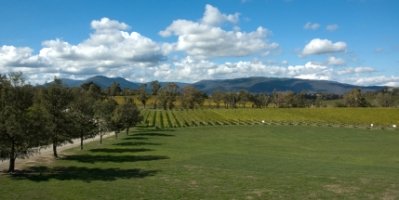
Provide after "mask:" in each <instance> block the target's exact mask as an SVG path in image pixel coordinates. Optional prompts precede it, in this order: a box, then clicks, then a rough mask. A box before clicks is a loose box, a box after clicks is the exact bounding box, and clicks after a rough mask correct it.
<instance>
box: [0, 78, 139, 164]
mask: <svg viewBox="0 0 399 200" xmlns="http://www.w3.org/2000/svg"><path fill="white" fill-rule="evenodd" d="M126 102H127V103H125V104H123V105H118V104H117V103H116V102H115V100H113V98H109V97H108V96H106V95H104V94H103V93H102V92H101V88H100V87H98V86H97V85H95V84H93V83H86V84H84V85H82V86H81V87H79V88H65V87H64V86H63V85H62V83H61V81H60V80H58V79H55V80H54V82H53V83H51V84H50V85H49V86H48V87H33V86H31V85H28V84H25V82H24V79H23V75H22V73H12V74H9V75H8V76H6V75H1V74H0V158H1V159H9V169H8V171H9V172H14V170H15V160H16V159H17V158H24V157H27V156H30V155H31V154H32V153H35V152H36V151H38V150H39V149H40V147H41V146H45V145H49V144H52V150H53V154H54V157H58V153H57V147H58V146H59V145H62V144H64V143H66V142H71V141H72V139H75V138H80V144H81V149H83V140H85V139H87V138H91V137H94V136H96V135H100V142H102V136H103V135H104V134H105V133H106V132H110V131H114V132H115V135H116V137H117V136H118V133H119V132H120V131H121V130H123V129H126V133H128V132H129V128H130V127H132V126H135V125H136V124H137V123H138V122H140V121H142V116H141V115H140V111H139V110H138V109H137V107H136V105H135V104H134V102H133V101H129V100H128V101H126Z"/></svg>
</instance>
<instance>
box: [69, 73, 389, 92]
mask: <svg viewBox="0 0 399 200" xmlns="http://www.w3.org/2000/svg"><path fill="white" fill-rule="evenodd" d="M62 81H63V83H64V84H65V85H66V86H67V87H79V86H80V85H81V84H83V83H87V82H91V81H92V82H94V83H95V84H97V85H99V86H100V87H101V88H107V87H109V86H110V85H111V84H112V83H113V82H117V83H119V84H120V86H121V88H122V89H123V88H130V89H137V88H139V87H140V86H141V85H142V84H143V83H137V82H130V81H128V80H126V79H124V78H121V77H117V78H109V77H105V76H94V77H91V78H89V79H86V80H73V79H62ZM167 83H169V82H160V84H161V85H162V86H163V85H166V84H167ZM146 84H147V91H151V84H150V83H146ZM176 84H177V85H178V86H179V87H180V88H182V87H184V86H187V85H192V86H193V87H195V88H197V89H199V90H201V91H203V92H205V93H208V94H212V93H213V92H215V91H221V92H239V91H241V90H245V91H248V92H251V93H272V92H273V91H293V92H307V93H331V94H344V93H345V92H348V91H350V90H352V89H353V88H360V89H361V90H362V91H364V92H368V91H378V90H382V89H383V88H385V87H382V86H369V87H365V86H356V85H349V84H344V83H339V82H334V81H323V80H305V79H295V78H267V77H249V78H237V79H223V80H202V81H199V82H196V83H192V84H190V83H176Z"/></svg>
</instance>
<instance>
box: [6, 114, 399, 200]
mask: <svg viewBox="0 0 399 200" xmlns="http://www.w3.org/2000/svg"><path fill="white" fill-rule="evenodd" d="M155 118H157V117H155ZM122 135H124V134H121V136H122ZM65 153H66V154H67V155H65V156H64V158H63V159H60V160H57V161H56V162H54V163H53V164H52V165H51V166H35V167H31V168H30V169H29V170H30V171H29V172H26V173H24V174H18V175H14V176H10V175H6V174H2V175H0V199H7V200H9V199H40V200H46V199H57V200H60V199H398V198H399V156H398V155H399V154H398V153H399V131H398V130H381V129H378V130H369V129H357V128H339V127H317V126H301V125H300V126H284V125H279V126H274V125H244V126H241V125H238V126H223V127H222V126H202V127H190V128H178V129H168V130H167V129H160V130H157V129H154V128H141V129H136V130H134V131H132V132H131V134H130V135H129V136H122V137H120V138H119V139H115V138H109V139H107V140H106V141H105V142H104V143H103V144H102V145H100V144H98V143H97V142H95V143H91V144H89V145H87V146H86V150H84V151H80V150H78V149H71V150H68V151H66V152H65Z"/></svg>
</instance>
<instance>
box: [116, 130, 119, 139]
mask: <svg viewBox="0 0 399 200" xmlns="http://www.w3.org/2000/svg"><path fill="white" fill-rule="evenodd" d="M118 133H119V131H115V138H116V139H118Z"/></svg>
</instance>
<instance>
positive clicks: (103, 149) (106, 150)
mask: <svg viewBox="0 0 399 200" xmlns="http://www.w3.org/2000/svg"><path fill="white" fill-rule="evenodd" d="M89 151H91V152H96V153H97V152H101V153H137V152H146V151H153V150H152V149H146V148H125V149H107V148H98V149H90V150H89Z"/></svg>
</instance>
